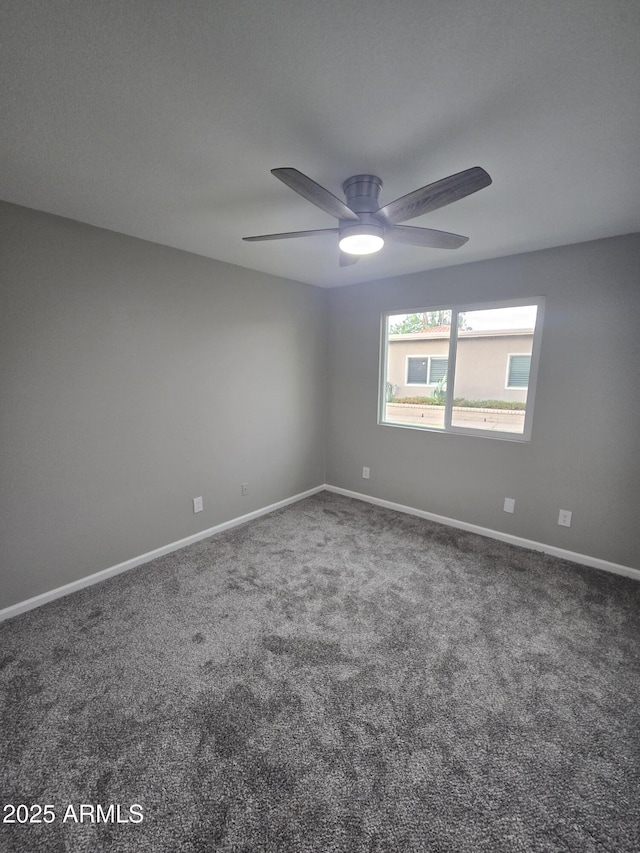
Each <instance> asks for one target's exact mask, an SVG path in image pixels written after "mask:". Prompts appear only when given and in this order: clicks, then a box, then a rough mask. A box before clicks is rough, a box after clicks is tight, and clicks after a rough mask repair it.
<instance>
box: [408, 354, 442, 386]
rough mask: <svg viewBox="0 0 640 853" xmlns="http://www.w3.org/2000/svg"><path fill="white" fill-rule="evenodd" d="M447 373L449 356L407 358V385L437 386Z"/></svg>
mask: <svg viewBox="0 0 640 853" xmlns="http://www.w3.org/2000/svg"><path fill="white" fill-rule="evenodd" d="M446 373H447V356H446V355H444V356H442V355H440V356H437V355H430V356H407V382H406V384H407V385H437V384H438V382H440V381H441V380H442V379H444V377H445V376H446Z"/></svg>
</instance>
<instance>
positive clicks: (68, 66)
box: [0, 0, 640, 287]
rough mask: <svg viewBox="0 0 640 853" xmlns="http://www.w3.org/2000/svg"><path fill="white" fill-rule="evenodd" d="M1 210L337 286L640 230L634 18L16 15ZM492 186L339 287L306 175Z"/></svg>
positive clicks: (536, 8)
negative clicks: (298, 179) (420, 239)
mask: <svg viewBox="0 0 640 853" xmlns="http://www.w3.org/2000/svg"><path fill="white" fill-rule="evenodd" d="M0 69H1V75H2V76H1V85H0V121H1V123H2V129H1V138H0V198H2V199H5V200H7V201H11V202H15V203H18V204H22V205H26V206H28V207H33V208H37V209H40V210H45V211H49V212H52V213H56V214H60V215H62V216H67V217H70V218H72V219H77V220H80V221H83V222H88V223H91V224H93V225H99V226H101V227H104V228H109V229H112V230H114V231H120V232H123V233H125V234H131V235H134V236H137V237H142V238H144V239H146V240H152V241H155V242H157V243H164V244H166V245H169V246H175V247H178V248H181V249H186V250H187V251H190V252H196V253H198V254H201V255H206V256H209V257H212V258H218V259H220V260H223V261H228V262H230V263H234V264H239V265H241V266H244V267H250V268H252V269H256V270H262V271H264V272H268V273H273V274H276V275H281V276H286V277H288V278H293V279H297V280H300V281H304V282H310V283H312V284H317V285H322V286H329V287H330V286H336V285H341V284H350V283H353V282H356V281H366V280H370V279H376V278H382V277H386V276H391V275H398V274H403V273H409V272H416V271H419V270H424V269H431V268H434V267H442V266H445V265H448V264H456V263H467V262H469V261H475V260H479V259H482V258H490V257H497V256H500V255H507V254H514V253H517V252H523V251H527V250H532V249H541V248H546V247H550V246H556V245H560V244H565V243H574V242H580V241H583V240H590V239H594V238H598V237H606V236H612V235H615V234H626V233H630V232H633V231H640V191H639V188H638V177H639V176H640V95H639V91H640V3H639V2H638V0H607V2H603V0H536V2H532V0H447V2H441V1H440V0H180V1H179V0H3V2H2V4H1V5H0ZM476 165H479V166H482V167H484V168H485V169H486V170H487V171H488V172H489V174H490V175H491V176H492V178H493V184H492V186H490V187H488V188H487V189H484V190H482V191H480V192H478V193H476V194H474V195H472V196H469V197H468V198H466V199H463V200H462V201H458V202H456V203H455V204H453V205H451V206H448V207H446V208H442V209H441V210H438V211H436V212H434V213H431V214H428V215H425V216H422V217H420V218H418V219H415V220H412V221H411V223H409V224H411V225H421V226H426V227H433V228H441V229H443V230H448V231H454V232H457V233H461V234H466V235H468V236H469V238H470V239H469V242H468V243H467V244H466V245H465V246H463V247H462V248H460V249H457V250H455V251H447V250H444V249H438V250H435V249H423V248H417V247H412V246H405V245H398V244H396V245H387V246H385V247H384V249H383V250H382V251H381V252H380V253H379V254H377V255H375V256H371V257H369V258H363V259H361V260H360V261H359V262H358V263H357V264H356V265H355V266H352V267H347V268H343V269H340V268H339V267H338V264H337V260H338V250H337V245H336V244H337V241H336V239H335V238H334V237H333V236H323V237H316V238H304V239H296V240H287V241H277V242H268V243H244V242H242V239H241V238H242V237H243V236H247V235H252V234H265V233H273V232H279V231H295V230H303V229H309V228H328V227H333V226H334V225H336V224H337V223H336V221H335V220H333V219H332V218H331V217H330V216H329V215H328V214H326V213H323V212H322V211H321V210H318V209H317V208H315V207H313V206H312V205H311V204H310V203H309V202H307V201H305V200H304V199H303V198H301V197H300V196H297V195H296V194H295V193H293V192H292V191H291V190H290V189H288V188H287V187H286V186H284V184H282V183H280V182H279V181H278V180H276V179H275V178H274V177H273V176H272V175H271V174H270V169H272V168H274V167H279V166H293V167H295V168H297V169H300V170H301V171H303V172H305V173H306V174H307V175H309V176H310V177H312V178H313V179H314V180H316V181H317V182H319V183H320V184H322V185H324V186H325V187H327V189H329V190H331V192H333V193H334V194H336V195H338V196H340V197H342V192H341V184H342V181H343V180H344V179H345V178H347V177H348V176H350V175H352V174H356V173H360V172H370V173H373V174H376V175H378V176H380V177H381V178H382V180H383V182H384V186H383V189H382V193H381V196H380V200H381V202H382V203H386V202H388V201H391V200H392V199H394V198H397V197H398V196H401V195H404V194H405V193H407V192H410V191H411V190H413V189H416V188H417V187H420V186H423V185H425V184H428V183H431V182H432V181H435V180H438V179H439V178H442V177H445V176H447V175H450V174H452V173H454V172H459V171H461V170H463V169H467V168H469V167H470V166H476Z"/></svg>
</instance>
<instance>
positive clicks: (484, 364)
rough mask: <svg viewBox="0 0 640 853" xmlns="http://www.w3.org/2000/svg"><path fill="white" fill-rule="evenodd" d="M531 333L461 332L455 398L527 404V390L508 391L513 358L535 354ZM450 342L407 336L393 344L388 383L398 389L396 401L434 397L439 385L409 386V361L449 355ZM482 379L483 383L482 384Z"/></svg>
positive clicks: (388, 362)
mask: <svg viewBox="0 0 640 853" xmlns="http://www.w3.org/2000/svg"><path fill="white" fill-rule="evenodd" d="M532 345H533V335H532V333H531V332H522V333H519V332H514V333H512V334H509V335H505V334H504V333H501V334H496V335H493V334H489V333H476V334H473V335H469V333H465V332H459V335H458V350H457V367H456V385H455V388H454V397H465V398H466V399H468V400H507V401H510V402H526V399H527V392H526V389H523V388H507V387H506V384H507V365H508V359H509V355H523V354H527V353H531V349H532ZM448 348H449V339H448V338H447V337H444V336H438V337H435V336H434V337H433V338H431V337H430V338H424V337H422V338H421V337H419V336H418V335H406V336H403V339H402V340H398V339H392V340H390V341H389V346H388V352H387V381H389V382H391V384H392V385H393V386H394V390H395V394H394V396H395V397H396V398H400V397H416V396H421V397H422V396H424V397H430V396H431V395H432V394H433V390H434V388H435V385H433V384H431V385H422V384H420V385H417V384H411V385H408V384H407V359H408V358H409V357H410V356H424V355H430V356H434V355H438V356H445V357H446V356H447V353H448ZM480 380H481V381H480Z"/></svg>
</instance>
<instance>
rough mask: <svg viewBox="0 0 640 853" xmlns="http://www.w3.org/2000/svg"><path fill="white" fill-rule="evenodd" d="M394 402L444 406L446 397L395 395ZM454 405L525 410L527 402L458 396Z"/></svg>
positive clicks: (515, 410) (514, 410) (467, 407)
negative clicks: (469, 398) (472, 398)
mask: <svg viewBox="0 0 640 853" xmlns="http://www.w3.org/2000/svg"><path fill="white" fill-rule="evenodd" d="M393 402H394V403H409V404H411V405H414V406H444V399H443V400H440V399H436V398H434V397H395V398H394V399H393ZM453 405H454V406H459V407H460V408H463V409H502V410H506V411H511V412H524V411H525V409H526V408H527V404H526V403H518V402H514V401H512V400H467V399H465V398H464V397H456V398H455V400H454V401H453Z"/></svg>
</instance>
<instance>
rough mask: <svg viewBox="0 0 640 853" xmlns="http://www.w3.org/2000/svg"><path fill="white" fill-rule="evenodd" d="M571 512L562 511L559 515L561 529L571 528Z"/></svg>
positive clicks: (568, 510)
mask: <svg viewBox="0 0 640 853" xmlns="http://www.w3.org/2000/svg"><path fill="white" fill-rule="evenodd" d="M571 515H572V513H571V510H570V509H561V510H560V512H559V513H558V524H559V525H560V527H571Z"/></svg>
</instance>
